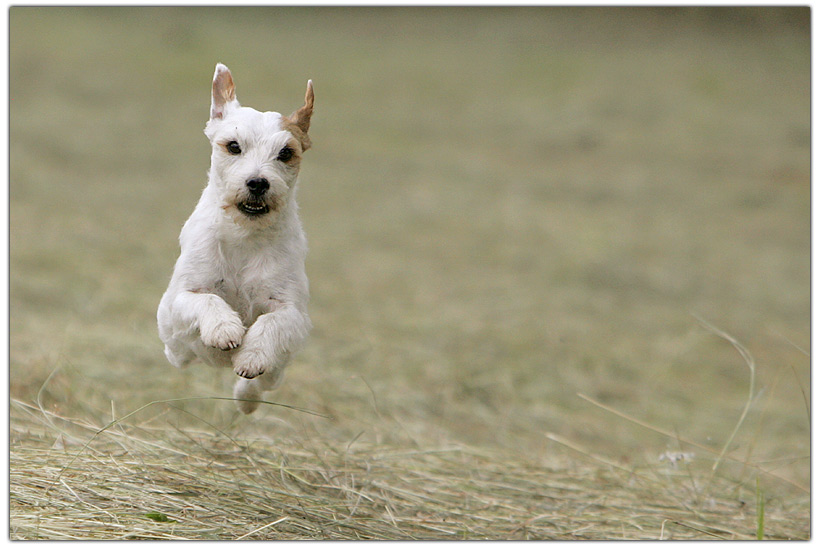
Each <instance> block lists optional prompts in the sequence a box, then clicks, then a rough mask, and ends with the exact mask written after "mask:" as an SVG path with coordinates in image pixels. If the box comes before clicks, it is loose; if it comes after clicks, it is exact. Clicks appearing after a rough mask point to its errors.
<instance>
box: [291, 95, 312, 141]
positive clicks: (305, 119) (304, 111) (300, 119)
mask: <svg viewBox="0 0 820 546" xmlns="http://www.w3.org/2000/svg"><path fill="white" fill-rule="evenodd" d="M312 115H313V80H308V82H307V91H305V105H304V106H302V107H301V108H299V109H298V110H297V111H295V112H294V113H292V114H291V115H290V118H289V119H290V122H291V123H293V124H294V125H295V126H296V127H298V128H299V130H300V131H301V132H302V149H303V150H307V149H308V148H310V138H309V137H308V136H307V133H308V129H310V116H312Z"/></svg>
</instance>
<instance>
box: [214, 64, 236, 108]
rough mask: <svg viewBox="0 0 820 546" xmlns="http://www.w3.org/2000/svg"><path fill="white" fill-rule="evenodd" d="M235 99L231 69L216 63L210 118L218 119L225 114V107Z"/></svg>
mask: <svg viewBox="0 0 820 546" xmlns="http://www.w3.org/2000/svg"><path fill="white" fill-rule="evenodd" d="M234 101H236V87H235V86H234V84H233V78H232V77H231V71H230V70H228V67H227V66H225V65H224V64H222V63H217V65H216V70H215V71H214V84H213V89H212V92H211V119H219V118H221V117H222V116H223V115H224V114H225V107H226V106H227V105H228V104H230V103H232V102H234Z"/></svg>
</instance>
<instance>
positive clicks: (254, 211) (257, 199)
mask: <svg viewBox="0 0 820 546" xmlns="http://www.w3.org/2000/svg"><path fill="white" fill-rule="evenodd" d="M245 185H246V186H247V188H248V193H249V194H250V198H249V199H247V200H245V201H242V202H240V203H237V205H236V208H238V209H239V210H240V211H241V212H242V213H243V214H246V215H248V216H261V215H263V214H267V212H268V211H269V210H270V207H269V206H268V204H267V203H265V200H264V196H265V193H266V192H267V191H268V189H269V188H270V183H269V182H268V181H267V179H265V178H251V179H250V180H248V181H247V182H246V183H245Z"/></svg>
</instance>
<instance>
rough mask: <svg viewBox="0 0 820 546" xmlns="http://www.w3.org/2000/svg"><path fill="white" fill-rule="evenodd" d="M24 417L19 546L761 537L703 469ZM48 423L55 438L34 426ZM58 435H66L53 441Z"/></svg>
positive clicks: (733, 494)
mask: <svg viewBox="0 0 820 546" xmlns="http://www.w3.org/2000/svg"><path fill="white" fill-rule="evenodd" d="M12 411H13V417H14V419H13V425H12V434H13V436H14V438H15V445H14V449H13V450H12V457H11V484H12V486H11V509H12V517H11V538H14V539H33V538H39V539H52V540H62V539H103V538H104V539H192V538H193V539H200V540H227V539H243V538H248V539H260V540H261V539H268V540H270V539H304V538H313V539H331V540H340V539H385V540H402V539H412V540H417V539H426V540H442V539H495V540H505V539H599V540H603V539H617V538H625V539H633V540H635V539H656V538H667V539H671V538H675V539H707V538H723V539H752V538H754V533H755V505H754V501H753V499H754V489H753V488H752V489H750V487H749V486H748V485H747V484H744V483H736V482H734V481H732V480H727V479H725V478H722V477H715V478H713V479H706V477H705V476H704V475H702V474H700V472H701V469H700V468H699V467H701V466H702V465H698V464H695V463H693V462H689V463H684V462H680V463H670V462H669V461H662V460H659V461H655V462H648V463H646V464H643V465H641V466H639V467H635V468H625V467H623V466H622V465H619V464H617V463H612V462H607V461H603V460H602V459H600V458H597V457H594V458H593V459H590V461H589V462H588V461H585V460H583V459H582V460H572V459H569V458H566V457H550V458H549V460H541V461H536V460H532V459H531V458H528V457H526V456H523V455H522V454H520V453H515V452H514V451H510V450H503V451H500V450H489V449H477V448H474V447H468V446H463V445H454V446H450V447H446V448H439V449H428V450H424V449H421V450H419V449H406V448H397V447H395V446H378V445H370V444H367V443H364V442H353V443H351V444H349V445H339V444H333V443H330V442H327V441H326V440H323V439H321V438H316V439H314V440H312V441H310V440H306V439H305V438H297V439H290V438H280V439H276V440H270V439H257V440H239V441H238V440H236V439H233V438H231V437H230V436H228V435H225V434H224V433H220V432H216V431H211V432H206V431H202V430H185V431H182V430H173V429H167V428H158V427H156V426H151V425H149V424H142V425H139V426H138V425H134V424H130V423H128V422H123V421H121V422H119V423H118V424H117V425H116V426H114V427H111V428H110V429H109V430H107V431H105V432H103V433H102V434H100V435H99V436H97V437H95V438H94V439H93V441H91V442H90V443H88V444H87V445H84V446H79V445H78V444H77V442H78V440H79V439H82V438H86V437H88V436H89V434H90V433H91V432H94V430H95V429H94V427H93V426H89V425H88V424H87V423H82V422H76V421H71V420H67V419H62V418H59V417H58V416H56V415H48V414H43V413H42V412H41V411H40V410H39V409H37V408H34V407H32V406H28V405H24V404H21V403H14V404H13V410H12ZM38 418H39V419H40V420H43V421H45V420H46V418H47V419H48V420H49V421H51V422H52V423H55V424H57V426H56V427H55V424H50V423H45V422H43V423H41V426H39V427H37V426H33V421H35V420H37V419H38ZM22 422H27V423H29V424H28V425H27V426H25V427H22V426H20V423H22ZM55 428H59V429H60V430H62V431H63V434H61V435H60V436H58V437H59V440H58V442H57V444H56V445H55V444H54V443H53V442H52V441H51V439H52V438H53V437H54V432H55ZM69 438H71V440H70V439H69ZM558 441H560V442H562V443H563V440H560V439H558ZM590 462H591V464H590ZM692 467H696V468H695V469H693V468H692ZM805 502H807V500H804V501H803V503H805ZM805 509H806V507H805V505H798V506H794V505H782V504H780V503H779V502H775V503H770V504H769V505H767V507H766V521H765V523H766V525H765V532H766V535H765V536H766V538H769V539H788V538H805V537H806V536H807V533H808V527H807V521H806V520H803V519H800V518H797V519H795V518H794V517H793V515H794V513H795V511H796V510H797V511H800V510H805Z"/></svg>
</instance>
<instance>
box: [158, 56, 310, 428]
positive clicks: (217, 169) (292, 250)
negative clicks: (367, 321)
mask: <svg viewBox="0 0 820 546" xmlns="http://www.w3.org/2000/svg"><path fill="white" fill-rule="evenodd" d="M312 113H313V87H312V83H311V82H310V81H309V82H308V90H307V94H306V97H305V106H303V107H302V108H300V109H299V110H297V111H296V112H294V114H292V115H291V116H282V115H281V114H279V113H277V112H258V111H256V110H254V109H252V108H246V107H242V106H240V105H239V102H238V101H237V100H236V93H235V88H234V84H233V78H232V77H231V73H230V71H229V70H228V68H227V67H226V66H225V65H222V64H218V65H217V66H216V71H215V73H214V81H213V93H212V100H211V119H210V120H209V121H208V123H207V125H206V128H205V134H206V135H207V136H208V138H209V140H210V141H211V146H212V153H211V169H210V173H209V181H208V185H207V186H206V187H205V190H204V191H203V192H202V196H201V198H200V200H199V202H198V203H197V206H196V208H195V209H194V212H193V214H191V217H190V218H188V221H187V222H185V225H184V226H183V228H182V232H181V233H180V236H179V243H180V248H181V253H180V256H179V259H178V260H177V263H176V266H175V267H174V273H173V276H172V277H171V282H170V284H169V285H168V289H167V291H166V292H165V294H164V295H163V297H162V301H161V302H160V305H159V309H158V311H157V323H158V327H159V336H160V339H161V340H162V342H163V343H165V356H166V357H167V358H168V360H169V361H170V362H171V364H173V365H174V366H178V367H183V366H186V365H188V364H189V363H190V362H192V361H193V360H194V359H196V358H199V359H200V360H202V361H203V362H205V363H206V364H210V365H212V366H225V367H227V366H231V367H233V369H234V371H235V372H236V373H237V374H238V375H239V376H240V377H239V378H238V380H237V382H236V385H235V386H234V398H237V399H242V400H246V401H238V402H237V404H238V406H239V408H240V409H241V410H242V411H243V412H245V413H250V412H252V411H254V410H255V409H256V407H257V406H258V402H252V401H247V400H255V399H258V398H259V396H260V395H261V392H262V391H266V390H270V389H273V388H274V387H276V386H277V384H278V383H279V382H280V381H281V378H282V373H283V371H284V369H285V366H286V365H287V364H288V362H289V361H290V358H291V356H292V355H293V353H294V352H295V351H296V350H297V349H299V347H300V346H301V344H302V343H303V341H304V340H305V338H306V337H307V334H308V332H309V330H310V328H311V324H310V319H309V318H308V314H307V302H308V280H307V276H306V275H305V265H304V264H305V257H306V254H307V242H306V239H305V234H304V231H303V230H302V225H301V222H300V221H299V216H298V214H297V205H296V186H297V177H298V174H299V166H300V162H301V156H302V153H303V152H304V151H305V150H306V149H307V148H308V147H309V146H310V139H309V138H308V136H307V131H308V128H309V126H310V117H311V115H312ZM232 141H233V142H236V143H238V146H239V147H240V148H241V153H239V154H236V153H231V151H230V150H231V149H230V148H229V147H228V144H229V143H230V142H232ZM286 146H287V147H288V148H289V149H290V150H291V151H292V154H290V157H289V158H288V159H287V160H283V159H284V158H285V157H286V156H285V155H282V149H283V148H284V147H286ZM254 179H256V180H260V179H264V180H265V181H266V183H267V184H268V185H269V188H268V189H267V190H266V191H264V193H263V194H262V195H261V196H260V195H256V194H254V192H253V191H252V190H251V188H252V184H251V183H250V182H251V181H253V180H254ZM257 193H258V192H257ZM243 207H245V208H244V209H243ZM248 207H251V208H252V209H253V211H262V212H260V213H258V214H249V213H248V212H247V210H248Z"/></svg>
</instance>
